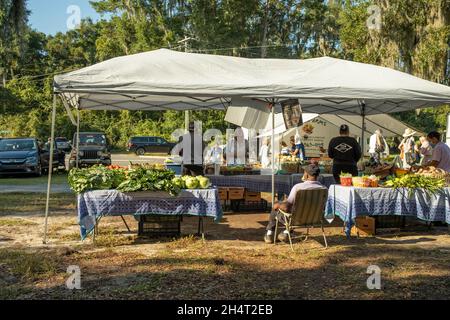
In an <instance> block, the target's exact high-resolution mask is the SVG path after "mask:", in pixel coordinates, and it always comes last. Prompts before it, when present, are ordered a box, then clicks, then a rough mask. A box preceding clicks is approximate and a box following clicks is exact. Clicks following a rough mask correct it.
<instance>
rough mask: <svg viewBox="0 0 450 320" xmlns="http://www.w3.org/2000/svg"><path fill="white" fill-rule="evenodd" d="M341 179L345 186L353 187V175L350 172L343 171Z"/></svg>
mask: <svg viewBox="0 0 450 320" xmlns="http://www.w3.org/2000/svg"><path fill="white" fill-rule="evenodd" d="M340 179H341V185H342V186H344V187H351V186H352V184H353V176H352V175H351V174H350V173H341V175H340Z"/></svg>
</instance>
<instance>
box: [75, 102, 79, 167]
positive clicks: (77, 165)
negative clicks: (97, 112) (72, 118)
mask: <svg viewBox="0 0 450 320" xmlns="http://www.w3.org/2000/svg"><path fill="white" fill-rule="evenodd" d="M79 146H80V110H79V109H78V108H77V145H76V150H77V158H76V159H77V161H76V168H77V169H78V168H79V167H80V151H79Z"/></svg>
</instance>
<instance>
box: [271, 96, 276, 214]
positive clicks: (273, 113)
mask: <svg viewBox="0 0 450 320" xmlns="http://www.w3.org/2000/svg"><path fill="white" fill-rule="evenodd" d="M275 150H276V148H275V103H274V104H272V210H273V208H274V207H275Z"/></svg>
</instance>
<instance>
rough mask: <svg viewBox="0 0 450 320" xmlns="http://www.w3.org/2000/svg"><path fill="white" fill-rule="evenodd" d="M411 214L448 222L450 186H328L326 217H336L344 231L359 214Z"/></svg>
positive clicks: (420, 217) (330, 218)
mask: <svg viewBox="0 0 450 320" xmlns="http://www.w3.org/2000/svg"><path fill="white" fill-rule="evenodd" d="M388 215H396V216H412V217H416V218H418V219H421V220H424V221H441V222H446V223H450V188H446V189H444V190H443V191H441V192H439V193H437V194H435V195H432V194H429V193H427V192H425V191H424V190H421V189H417V190H415V191H414V192H413V193H412V194H410V193H409V191H408V189H398V190H394V189H390V188H355V187H343V186H339V185H333V186H331V187H330V191H329V196H328V201H327V207H326V218H327V219H328V220H333V219H334V217H335V216H338V217H340V218H341V219H342V220H343V221H344V222H345V223H346V225H347V233H349V232H350V229H351V226H352V225H353V223H354V220H355V218H356V217H359V216H388Z"/></svg>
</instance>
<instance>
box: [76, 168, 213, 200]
mask: <svg viewBox="0 0 450 320" xmlns="http://www.w3.org/2000/svg"><path fill="white" fill-rule="evenodd" d="M69 185H70V187H71V189H72V190H73V191H74V192H76V193H77V194H80V193H83V192H86V191H93V190H111V189H115V190H119V191H122V192H136V191H164V192H168V193H169V194H171V195H173V196H176V195H178V194H179V192H180V191H181V190H182V189H199V188H201V189H207V188H209V187H210V182H209V179H208V178H206V177H190V176H185V177H181V178H177V177H175V173H174V172H173V171H171V170H167V169H165V168H164V167H163V166H161V165H134V164H132V165H130V166H129V167H128V168H126V167H119V166H110V167H103V166H94V167H91V168H83V169H72V170H71V171H70V172H69Z"/></svg>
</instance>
